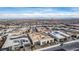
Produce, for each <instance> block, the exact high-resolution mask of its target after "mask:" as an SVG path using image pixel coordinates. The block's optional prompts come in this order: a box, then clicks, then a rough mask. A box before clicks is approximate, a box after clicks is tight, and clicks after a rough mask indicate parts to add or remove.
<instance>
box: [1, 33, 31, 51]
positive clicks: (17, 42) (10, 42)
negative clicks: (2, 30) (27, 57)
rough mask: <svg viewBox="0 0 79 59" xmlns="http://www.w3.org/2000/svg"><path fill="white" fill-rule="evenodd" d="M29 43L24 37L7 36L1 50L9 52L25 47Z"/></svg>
mask: <svg viewBox="0 0 79 59" xmlns="http://www.w3.org/2000/svg"><path fill="white" fill-rule="evenodd" d="M30 44H31V43H30V41H29V39H28V37H27V36H26V35H24V34H23V35H11V34H10V35H8V37H7V39H6V41H5V43H4V45H3V46H2V48H9V49H10V50H16V48H18V49H19V48H20V47H22V46H23V47H27V46H29V45H30Z"/></svg>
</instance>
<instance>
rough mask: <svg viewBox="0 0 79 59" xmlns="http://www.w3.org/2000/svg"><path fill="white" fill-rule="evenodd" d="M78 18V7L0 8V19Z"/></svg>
mask: <svg viewBox="0 0 79 59" xmlns="http://www.w3.org/2000/svg"><path fill="white" fill-rule="evenodd" d="M65 17H66V18H68V17H75V18H78V17H79V8H78V7H0V18H2V19H4V18H65Z"/></svg>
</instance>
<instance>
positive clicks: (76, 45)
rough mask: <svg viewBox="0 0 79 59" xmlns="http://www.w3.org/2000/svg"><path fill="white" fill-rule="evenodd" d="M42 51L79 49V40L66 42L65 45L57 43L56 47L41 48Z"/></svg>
mask: <svg viewBox="0 0 79 59" xmlns="http://www.w3.org/2000/svg"><path fill="white" fill-rule="evenodd" d="M40 50H41V51H74V50H75V51H79V40H74V41H70V42H67V43H65V44H64V45H63V46H60V45H57V46H56V47H55V46H54V47H50V48H45V49H40Z"/></svg>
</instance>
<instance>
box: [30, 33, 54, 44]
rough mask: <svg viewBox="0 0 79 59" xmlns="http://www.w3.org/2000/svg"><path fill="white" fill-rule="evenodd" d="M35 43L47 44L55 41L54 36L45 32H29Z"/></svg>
mask: <svg viewBox="0 0 79 59" xmlns="http://www.w3.org/2000/svg"><path fill="white" fill-rule="evenodd" d="M29 36H30V38H31V40H32V43H33V45H45V44H47V43H51V42H54V38H51V37H50V36H48V35H46V34H45V33H37V32H35V33H31V34H29Z"/></svg>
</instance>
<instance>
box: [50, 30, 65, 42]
mask: <svg viewBox="0 0 79 59" xmlns="http://www.w3.org/2000/svg"><path fill="white" fill-rule="evenodd" d="M49 34H50V36H52V37H54V38H55V40H56V41H58V42H61V41H64V40H65V37H64V36H63V35H61V34H60V33H58V32H56V31H52V32H50V33H49Z"/></svg>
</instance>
